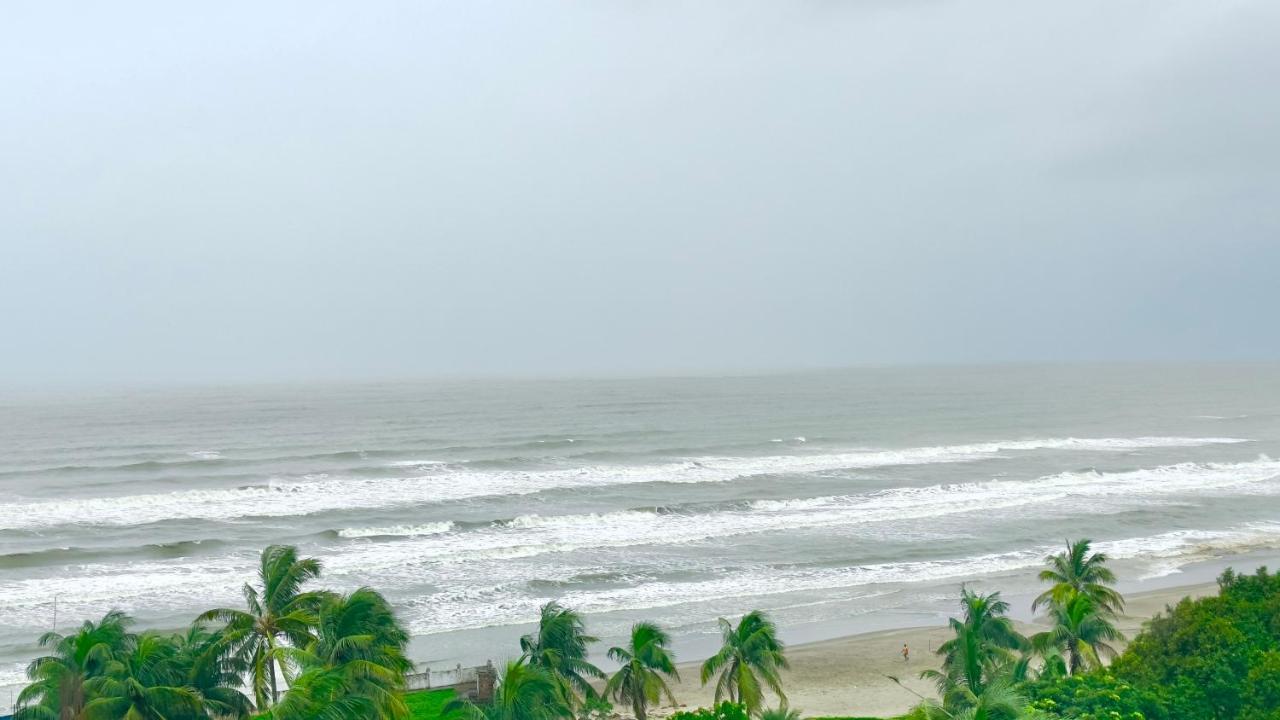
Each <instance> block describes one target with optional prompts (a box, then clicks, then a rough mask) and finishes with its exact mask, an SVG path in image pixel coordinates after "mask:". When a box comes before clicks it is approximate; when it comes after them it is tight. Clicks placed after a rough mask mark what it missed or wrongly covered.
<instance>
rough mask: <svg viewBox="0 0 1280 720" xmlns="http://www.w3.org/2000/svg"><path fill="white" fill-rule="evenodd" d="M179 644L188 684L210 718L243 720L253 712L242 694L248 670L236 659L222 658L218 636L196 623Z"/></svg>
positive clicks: (179, 664)
mask: <svg viewBox="0 0 1280 720" xmlns="http://www.w3.org/2000/svg"><path fill="white" fill-rule="evenodd" d="M176 642H177V645H178V660H177V662H178V667H179V668H181V669H182V671H183V672H184V673H185V675H186V683H185V684H186V685H187V686H188V687H190V688H192V689H194V690H195V691H196V692H197V693H199V694H200V698H201V699H202V700H203V701H204V706H205V710H206V711H207V712H208V714H209V715H210V716H213V717H217V718H244V717H247V716H248V715H249V713H250V712H252V710H253V703H252V702H250V700H249V698H247V697H245V695H244V693H243V692H241V691H240V688H242V687H243V686H244V675H245V670H246V668H245V666H244V664H243V663H238V662H237V661H236V659H235V658H234V657H224V656H223V654H222V653H221V652H220V650H221V647H220V645H219V638H218V636H217V634H216V633H213V632H211V631H210V630H209V629H208V628H207V627H206V626H205V625H204V624H203V623H199V622H196V623H192V624H191V627H189V628H187V632H186V634H185V635H182V636H179V637H177V640H176Z"/></svg>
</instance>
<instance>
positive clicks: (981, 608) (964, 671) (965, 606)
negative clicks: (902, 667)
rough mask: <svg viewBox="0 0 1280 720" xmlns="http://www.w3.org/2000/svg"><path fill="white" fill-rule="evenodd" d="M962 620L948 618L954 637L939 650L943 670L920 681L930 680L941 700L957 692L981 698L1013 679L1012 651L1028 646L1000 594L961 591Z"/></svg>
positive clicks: (1015, 657)
mask: <svg viewBox="0 0 1280 720" xmlns="http://www.w3.org/2000/svg"><path fill="white" fill-rule="evenodd" d="M960 607H961V609H962V610H963V611H964V613H963V617H961V618H951V631H952V632H953V633H954V634H955V637H953V638H951V639H950V640H947V641H946V642H944V643H942V644H941V645H939V646H938V650H937V654H938V655H941V656H942V670H941V671H937V670H926V671H925V672H923V673H921V674H920V677H922V678H928V679H932V680H933V681H934V683H935V684H936V685H937V686H938V694H939V695H941V696H942V697H943V698H944V699H945V698H946V697H947V696H948V695H952V694H955V693H957V692H959V691H965V692H968V693H969V694H970V695H973V696H975V697H978V696H981V695H982V694H983V691H984V690H985V688H986V687H987V685H989V684H992V683H994V682H995V681H996V680H997V679H1001V678H1005V677H1006V676H1008V677H1011V676H1012V670H1013V668H1014V666H1015V665H1016V663H1017V660H1018V655H1017V653H1016V652H1015V650H1018V649H1020V648H1024V647H1025V646H1026V645H1027V641H1026V638H1023V637H1022V635H1020V634H1019V633H1018V632H1017V631H1016V630H1014V628H1013V621H1012V620H1010V619H1009V617H1008V612H1009V603H1007V602H1005V601H1003V600H1001V599H1000V593H998V592H993V593H991V594H989V595H983V594H981V593H976V592H974V591H972V590H970V589H969V588H967V587H961V588H960Z"/></svg>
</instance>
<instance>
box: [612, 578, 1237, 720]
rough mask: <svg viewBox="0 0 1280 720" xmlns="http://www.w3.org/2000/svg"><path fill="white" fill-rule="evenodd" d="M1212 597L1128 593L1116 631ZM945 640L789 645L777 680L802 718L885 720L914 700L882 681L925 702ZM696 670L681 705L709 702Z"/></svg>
mask: <svg viewBox="0 0 1280 720" xmlns="http://www.w3.org/2000/svg"><path fill="white" fill-rule="evenodd" d="M1216 592H1217V585H1216V584H1214V583H1203V584H1197V585H1186V586H1180V587H1174V588H1168V589H1161V590H1153V591H1148V592H1141V593H1133V594H1131V595H1129V596H1128V598H1127V600H1128V602H1127V605H1126V614H1125V615H1124V617H1123V618H1122V619H1121V622H1120V623H1119V627H1120V629H1121V630H1122V631H1123V632H1124V634H1125V636H1126V637H1132V636H1133V635H1134V634H1135V633H1136V632H1137V631H1138V630H1140V629H1141V626H1142V623H1144V622H1145V621H1146V620H1148V619H1149V618H1151V617H1152V616H1153V615H1155V614H1156V613H1158V612H1160V611H1162V610H1163V609H1164V608H1165V607H1166V606H1167V605H1171V604H1176V603H1177V602H1178V601H1179V600H1181V599H1182V598H1183V597H1184V596H1191V597H1203V596H1205V595H1210V594H1213V593H1216ZM1018 626H1019V630H1020V631H1022V632H1023V633H1027V634H1030V633H1034V632H1039V631H1040V630H1042V629H1043V628H1042V627H1040V626H1038V625H1036V624H1029V623H1018ZM949 636H950V632H949V631H948V629H947V627H946V626H944V625H939V626H935V627H916V628H907V629H901V630H888V631H883V632H873V633H866V634H860V635H850V636H847V637H841V638H835V639H831V640H825V641H822V642H816V643H809V644H803V645H793V646H791V648H790V649H789V652H788V657H789V658H790V660H791V670H790V671H789V672H787V673H786V675H785V676H784V680H783V682H784V686H785V687H786V689H787V695H788V698H789V699H790V704H791V707H793V708H798V709H800V710H801V711H802V712H803V713H804V715H805V716H806V717H823V716H840V717H847V716H855V717H856V716H873V717H892V716H894V715H898V714H901V713H903V712H906V711H907V710H908V709H909V708H910V707H911V706H912V705H914V704H915V703H916V702H917V701H918V698H916V697H915V696H913V695H912V694H911V693H910V692H908V691H907V690H905V689H903V688H902V687H899V686H898V685H897V684H895V683H894V682H893V681H892V680H890V679H889V678H888V676H895V677H897V678H898V679H900V680H901V681H902V683H903V684H904V685H905V686H906V687H908V688H910V689H911V690H914V691H915V692H918V693H920V694H921V695H925V696H932V695H933V686H932V684H931V683H929V682H928V681H925V680H921V679H920V678H919V675H920V672H921V671H922V670H926V669H929V668H937V667H938V662H937V657H936V656H935V655H934V654H933V650H934V649H935V648H937V647H938V645H939V644H940V643H942V642H944V641H945V640H946V639H947V638H948V637H949ZM904 643H906V644H907V646H908V647H909V648H910V649H911V656H910V661H908V662H904V661H903V659H902V655H901V652H902V646H903V644H904ZM699 664H700V663H697V662H690V663H682V664H681V665H680V676H681V678H682V682H680V683H675V684H673V685H672V690H673V691H674V692H675V696H676V699H677V700H678V701H679V703H680V705H681V706H684V707H690V708H692V707H700V706H706V705H709V704H710V703H711V702H712V688H711V687H705V688H704V687H701V686H700V684H699V682H698V668H699ZM619 709H620V710H621V708H619ZM670 712H671V709H670V708H663V710H662V712H661V713H655V714H663V715H665V714H669V713H670Z"/></svg>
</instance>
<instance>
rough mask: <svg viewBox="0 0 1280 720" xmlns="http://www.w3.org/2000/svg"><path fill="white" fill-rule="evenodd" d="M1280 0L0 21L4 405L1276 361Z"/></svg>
mask: <svg viewBox="0 0 1280 720" xmlns="http://www.w3.org/2000/svg"><path fill="white" fill-rule="evenodd" d="M1278 77H1280V3H1276V2H1273V1H1272V0H1256V1H1251V2H1250V1H1235V0H1228V1H1224V2H1212V3H1209V2H1202V1H1185V2H1180V1H1175V2H1128V3H1116V2H1104V1H1102V0H1085V1H1082V2H1071V3H1054V4H1045V3H1026V2H1016V1H1013V0H1009V1H1006V2H985V1H984V2H965V3H961V2H945V1H926V0H919V1H903V2H887V1H877V2H853V1H849V2H835V1H830V0H822V1H818V0H814V1H807V2H806V1H796V2H771V3H764V2H706V3H694V2H690V3H648V2H631V1H605V2H577V3H558V2H505V3H491V2H471V1H468V2H454V3H427V2H403V3H392V2H372V3H325V2H310V1H308V2H278V3H248V2H220V3H206V4H202V5H199V6H197V5H193V4H189V3H165V2H154V3H143V2H121V3H83V2H81V3H61V2H46V1H42V2H8V3H5V6H4V11H3V19H0V88H3V95H4V101H3V110H2V111H0V198H2V199H0V313H2V314H3V315H2V316H3V328H2V334H3V344H2V346H0V347H2V348H3V352H0V378H2V379H3V382H6V383H13V382H17V383H26V382H33V383H41V382H97V381H140V380H141V381H169V380H182V381H187V380H201V381H203V380H211V381H218V380H257V379H270V380H274V379H293V378H364V377H389V376H395V377H403V376H415V375H427V374H434V373H449V374H458V373H461V374H473V373H480V374H485V373H518V374H540V373H566V372H592V373H594V372H624V373H640V372H656V371H685V370H721V369H724V370H733V369H760V368H773V367H812V366H832V365H847V364H855V363H897V362H975V361H1043V360H1152V359H1154V360H1183V359H1186V360H1256V359H1275V358H1277V357H1280V335H1278V334H1277V333H1275V332H1274V327H1275V322H1276V318H1275V313H1276V310H1277V308H1280V280H1278V279H1277V269H1278V268H1280V202H1277V188H1280V133H1277V131H1276V129H1277V127H1280V93H1278V92H1276V78H1278Z"/></svg>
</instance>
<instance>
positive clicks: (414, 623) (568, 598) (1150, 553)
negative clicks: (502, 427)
mask: <svg viewBox="0 0 1280 720" xmlns="http://www.w3.org/2000/svg"><path fill="white" fill-rule="evenodd" d="M1278 543H1280V524H1275V523H1253V524H1249V525H1246V526H1242V527H1240V528H1235V529H1230V530H1223V531H1217V532H1211V531H1177V532H1170V533H1163V534H1160V535H1154V536H1149V537H1135V538H1127V539H1124V540H1116V541H1111V542H1103V543H1097V544H1096V548H1097V549H1098V550H1101V551H1103V552H1106V553H1107V554H1109V555H1110V556H1111V557H1113V558H1115V559H1118V560H1139V559H1141V560H1148V559H1152V560H1154V561H1153V562H1150V563H1149V565H1150V566H1151V568H1152V569H1153V570H1154V574H1165V573H1168V572H1176V571H1177V569H1178V568H1180V567H1182V566H1184V565H1186V564H1188V563H1191V562H1195V561H1197V560H1203V559H1206V558H1208V557H1213V556H1221V555H1226V554H1231V553H1236V552H1244V551H1247V550H1251V549H1258V548H1263V547H1275V546H1276V545H1277V544H1278ZM1056 550H1057V548H1056V547H1055V546H1048V545H1045V546H1040V547H1035V548H1027V549H1021V550H1015V551H1010V552H1003V553H990V554H985V555H976V556H970V557H963V558H950V559H940V560H925V561H911V562H894V563H877V564H872V565H865V566H857V567H844V568H784V569H775V568H769V567H758V568H750V569H747V570H743V571H738V572H731V573H726V574H724V575H721V576H718V577H714V578H708V579H705V580H692V581H686V582H670V581H655V582H649V583H639V584H635V585H631V586H628V587H623V588H609V589H600V590H582V591H571V592H568V593H565V594H563V595H561V596H560V597H559V598H558V599H559V600H560V602H562V603H564V604H566V605H569V606H571V607H573V608H575V609H578V610H580V611H583V612H609V611H618V610H648V609H653V608H661V607H670V606H675V605H684V604H691V603H702V602H713V601H716V602H721V601H726V600H730V601H731V600H733V599H736V598H744V599H745V598H759V597H765V596H771V595H785V594H792V593H803V592H813V591H825V590H844V589H857V590H860V591H861V592H862V594H873V593H875V592H876V589H877V586H888V587H896V586H902V585H929V584H936V583H939V582H944V581H947V580H952V579H954V580H968V579H975V578H981V577H991V576H998V575H1004V574H1008V573H1016V572H1020V571H1030V570H1032V569H1034V568H1036V567H1039V566H1040V564H1041V563H1042V562H1043V561H1044V557H1045V555H1046V554H1048V553H1050V552H1053V551H1056ZM1152 575H1153V573H1152V572H1148V573H1147V575H1146V576H1147V577H1150V576H1152ZM482 596H483V598H484V600H485V601H484V602H474V599H475V598H468V599H467V600H466V601H453V600H450V599H444V600H442V601H441V602H432V603H425V604H423V605H422V606H421V607H419V608H416V609H415V612H414V613H413V615H412V617H411V618H410V619H409V622H410V626H411V628H412V629H413V631H414V632H416V633H419V634H427V633H433V632H442V631H446V630H457V629H465V628H476V627H485V626H492V625H502V624H512V623H520V622H528V621H530V620H533V619H535V618H536V617H537V609H538V606H539V605H540V604H541V603H543V602H546V600H548V599H549V598H544V597H534V596H529V595H517V594H511V593H504V591H503V590H502V589H492V590H491V591H489V592H487V593H483V592H482ZM745 605H746V603H743V606H744V607H745Z"/></svg>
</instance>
